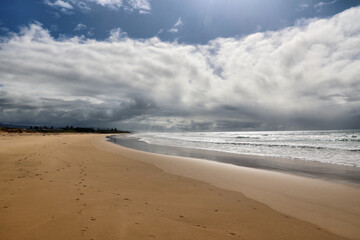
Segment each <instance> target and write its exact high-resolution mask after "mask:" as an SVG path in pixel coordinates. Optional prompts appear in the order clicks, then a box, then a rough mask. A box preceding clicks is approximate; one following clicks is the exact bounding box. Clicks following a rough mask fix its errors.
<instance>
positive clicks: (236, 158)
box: [108, 135, 360, 185]
mask: <svg viewBox="0 0 360 240" xmlns="http://www.w3.org/2000/svg"><path fill="white" fill-rule="evenodd" d="M108 141H109V142H112V143H115V144H119V145H121V146H124V147H127V148H132V149H136V150H140V151H145V152H151V153H158V154H164V155H170V156H181V157H189V158H199V159H206V160H210V161H216V162H221V163H227V164H232V165H237V166H242V167H250V168H257V169H264V170H272V171H278V172H284V173H291V174H296V175H301V176H306V177H313V178H322V179H326V180H331V181H337V182H342V183H353V184H356V185H358V184H360V168H358V167H350V166H341V165H336V164H327V163H320V162H311V161H305V160H301V159H290V158H274V157H264V156H254V155H242V154H234V153H226V152H218V151H210V150H202V149H194V148H185V147H173V146H164V145H157V144H149V143H146V142H143V141H139V140H138V139H136V138H131V137H126V136H124V135H121V136H117V135H113V136H109V137H108Z"/></svg>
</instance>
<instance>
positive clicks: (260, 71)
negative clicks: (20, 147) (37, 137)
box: [0, 0, 360, 131]
mask: <svg viewBox="0 0 360 240" xmlns="http://www.w3.org/2000/svg"><path fill="white" fill-rule="evenodd" d="M359 92H360V0H330V1H315V0H297V1H295V0H266V1H265V0H253V1H249V0H236V1H235V0H198V1H193V0H192V1H190V0H182V1H179V0H178V1H174V0H166V1H165V0H12V1H0V123H2V124H20V125H21V124H23V125H47V126H49V125H53V126H65V125H74V126H87V127H90V126H92V127H117V128H119V129H126V130H134V131H234V130H235V131H240V130H300V129H351V128H360V94H359Z"/></svg>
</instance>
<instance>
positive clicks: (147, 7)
mask: <svg viewBox="0 0 360 240" xmlns="http://www.w3.org/2000/svg"><path fill="white" fill-rule="evenodd" d="M87 1H90V2H95V3H96V4H99V5H101V6H103V7H109V8H112V9H119V8H124V9H126V10H129V11H134V10H138V11H139V13H140V14H148V13H150V11H151V4H150V1H149V0H87Z"/></svg>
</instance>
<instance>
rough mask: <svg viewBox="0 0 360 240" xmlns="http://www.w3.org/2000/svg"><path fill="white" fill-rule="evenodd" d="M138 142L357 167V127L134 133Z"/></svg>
mask: <svg viewBox="0 0 360 240" xmlns="http://www.w3.org/2000/svg"><path fill="white" fill-rule="evenodd" d="M130 137H132V138H136V139H137V140H138V141H142V142H146V143H148V144H156V145H163V146H172V147H183V148H193V149H204V150H211V151H219V152H226V153H235V154H246V155H259V156H269V157H281V158H292V159H302V160H306V161H315V162H322V163H330V164H336V165H343V166H352V167H360V130H322V131H263V132H257V131H253V132H181V133H159V132H153V133H135V134H132V135H130Z"/></svg>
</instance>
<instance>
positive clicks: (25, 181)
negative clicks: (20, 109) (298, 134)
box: [0, 134, 360, 240]
mask: <svg viewBox="0 0 360 240" xmlns="http://www.w3.org/2000/svg"><path fill="white" fill-rule="evenodd" d="M178 160H181V161H178ZM206 166H207V167H206ZM229 166H230V165H229ZM233 169H234V168H231V169H229V168H228V166H227V165H225V164H219V163H214V162H213V163H211V162H208V161H202V160H194V159H188V158H177V157H168V156H162V155H157V154H150V153H144V152H140V151H136V150H132V149H126V148H123V147H121V146H116V145H115V144H112V143H109V142H106V139H105V136H101V135H80V134H78V135H49V136H42V135H38V136H34V135H30V136H19V135H15V136H8V135H7V136H1V137H0V239H7V240H12V239H39V240H41V239H89V240H90V239H94V240H95V239H346V238H345V236H347V237H348V238H350V237H351V238H353V239H356V236H360V235H354V234H357V233H358V232H356V231H355V230H356V229H355V230H354V228H355V227H356V224H358V223H359V221H358V218H359V214H358V213H359V201H358V202H353V201H356V200H358V197H359V189H357V188H353V187H350V186H345V185H340V184H335V185H332V183H331V184H330V183H327V182H322V181H321V183H322V184H323V185H322V184H320V182H317V180H314V179H307V181H305V182H304V179H303V178H301V179H297V178H299V177H297V176H296V179H297V181H295V179H292V178H291V175H286V174H279V173H273V172H268V171H262V170H251V169H247V168H242V167H236V169H238V170H236V171H235V172H232V171H233ZM239 169H242V170H241V171H239ZM227 171H229V172H227ZM258 171H260V172H258ZM223 173H227V175H222V174H223ZM230 173H231V174H230ZM240 173H241V174H244V175H241V174H240ZM238 174H240V175H241V176H240V175H238ZM273 174H275V175H273ZM199 176H201V177H199ZM220 176H222V177H220ZM231 176H232V177H231ZM234 176H238V177H239V180H240V179H242V180H241V182H240V185H242V187H243V190H240V192H239V191H238V189H232V188H238V187H239V186H238V185H239V182H233V183H230V182H229V183H227V181H230V180H231V178H233V177H234ZM275 176H278V177H275ZM228 177H229V179H228ZM250 177H251V178H250ZM197 179H198V180H197ZM319 181H320V180H319ZM295 182H296V183H297V184H298V185H296V184H295ZM209 183H210V184H209ZM222 184H225V185H226V186H221V185H222ZM288 184H290V185H288ZM291 184H295V185H291ZM327 184H329V185H327ZM215 185H216V186H215ZM273 185H278V190H279V192H278V193H277V195H284V197H286V194H288V193H289V192H291V191H292V192H294V194H293V195H290V196H288V197H291V198H292V197H294V196H295V197H296V198H297V199H293V200H294V201H295V200H296V201H297V202H299V203H300V206H302V205H301V204H302V203H304V204H305V205H307V204H309V203H308V202H306V198H305V199H304V194H307V193H308V192H307V191H309V190H308V188H309V186H310V187H314V186H318V187H319V188H320V189H323V188H325V189H326V191H325V192H327V193H330V192H331V191H333V190H336V191H338V193H340V194H339V195H338V196H332V199H333V200H331V199H328V197H329V196H328V195H323V193H322V192H319V193H316V192H315V193H314V192H313V195H316V197H317V198H318V199H320V200H321V201H320V202H313V206H315V207H316V209H317V208H318V209H322V210H324V212H322V211H320V213H318V214H319V216H318V217H319V218H322V219H326V218H328V219H329V218H333V217H334V216H333V215H332V213H331V211H330V212H328V210H329V209H331V208H333V209H337V211H338V214H339V216H343V217H344V218H345V219H342V220H343V221H344V224H343V225H340V226H338V227H337V228H336V229H331V228H324V227H322V226H320V224H312V223H309V222H308V221H303V220H299V219H297V218H294V217H292V216H290V215H289V214H284V213H282V212H284V211H281V212H280V211H275V210H274V209H272V208H270V207H269V206H268V205H271V204H268V203H266V204H264V203H261V202H259V200H258V201H256V200H254V199H251V198H259V196H258V197H253V196H250V195H251V194H249V192H251V191H250V189H251V188H253V191H254V195H261V196H262V198H263V199H267V198H268V199H274V198H273V197H274V196H272V194H274V189H273V188H271V186H273ZM217 186H220V187H221V188H220V187H217ZM259 186H262V187H261V189H257V188H258V187H259ZM328 186H330V187H328ZM331 186H332V187H331ZM335 186H336V187H335ZM333 187H334V188H333ZM222 188H227V189H232V190H236V191H231V190H225V189H222ZM290 188H292V189H291V191H290V190H289V189H290ZM315 190H318V189H315ZM242 191H243V192H244V193H245V194H246V195H248V196H249V197H250V198H249V197H246V196H245V195H244V194H242V193H241V192H242ZM339 191H340V192H339ZM266 192H268V194H266ZM347 194H351V196H352V198H353V200H352V201H351V200H349V199H348V195H347ZM275 195H276V194H275ZM340 195H343V197H340ZM322 198H323V199H322ZM328 202H330V203H331V204H332V205H331V206H327V204H328ZM343 206H346V207H345V209H344V208H343ZM272 207H273V206H272ZM288 207H289V208H292V206H291V205H290V206H288ZM273 208H274V207H273ZM348 210H351V211H350V212H346V211H348ZM322 213H325V214H327V213H329V215H328V216H324V215H321V214H322ZM351 216H352V217H351ZM313 217H314V218H316V216H313ZM325 217H326V218H325ZM335 219H337V218H336V217H335ZM337 221H338V219H337ZM357 229H359V228H357ZM334 232H335V233H334Z"/></svg>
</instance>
